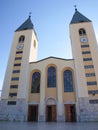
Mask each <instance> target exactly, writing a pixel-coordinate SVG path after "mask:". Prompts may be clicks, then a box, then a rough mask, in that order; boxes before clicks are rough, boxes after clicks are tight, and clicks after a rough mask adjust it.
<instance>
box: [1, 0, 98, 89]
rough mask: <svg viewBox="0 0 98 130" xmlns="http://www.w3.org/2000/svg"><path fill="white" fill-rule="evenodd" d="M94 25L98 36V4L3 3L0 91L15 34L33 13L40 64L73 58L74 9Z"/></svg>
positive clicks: (73, 0) (88, 0) (75, 0)
mask: <svg viewBox="0 0 98 130" xmlns="http://www.w3.org/2000/svg"><path fill="white" fill-rule="evenodd" d="M75 4H76V5H77V9H78V11H79V12H81V13H82V14H84V15H85V16H86V17H88V18H89V19H90V20H92V21H93V25H94V29H95V33H96V36H98V35H97V34H98V15H97V13H98V0H93V1H92V0H0V16H1V18H0V25H1V26H0V34H1V35H0V36H1V37H0V46H1V47H0V68H1V69H0V89H1V88H2V84H3V80H4V74H5V71H6V66H7V61H8V57H9V52H10V48H11V44H12V40H13V36H14V31H15V30H16V29H17V28H18V27H19V26H20V25H21V24H22V23H23V22H24V21H25V20H26V19H27V18H28V16H29V12H32V17H31V19H32V22H33V24H34V28H35V31H36V33H37V36H38V39H39V47H38V58H37V59H38V60H40V59H43V58H46V57H49V56H55V57H61V58H65V59H70V58H72V54H71V46H70V38H69V23H70V21H71V19H72V16H73V14H74V12H75V11H74V5H75Z"/></svg>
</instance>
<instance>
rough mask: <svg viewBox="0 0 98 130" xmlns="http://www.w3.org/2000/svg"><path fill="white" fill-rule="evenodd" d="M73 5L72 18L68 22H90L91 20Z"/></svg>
mask: <svg viewBox="0 0 98 130" xmlns="http://www.w3.org/2000/svg"><path fill="white" fill-rule="evenodd" d="M74 7H75V13H74V15H73V18H72V20H71V22H70V24H74V23H81V22H91V20H89V19H88V18H87V17H85V16H84V15H83V14H81V13H80V12H79V11H78V10H77V8H76V5H75V6H74Z"/></svg>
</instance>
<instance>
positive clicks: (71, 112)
mask: <svg viewBox="0 0 98 130" xmlns="http://www.w3.org/2000/svg"><path fill="white" fill-rule="evenodd" d="M65 119H66V122H75V121H76V110H75V104H66V105H65Z"/></svg>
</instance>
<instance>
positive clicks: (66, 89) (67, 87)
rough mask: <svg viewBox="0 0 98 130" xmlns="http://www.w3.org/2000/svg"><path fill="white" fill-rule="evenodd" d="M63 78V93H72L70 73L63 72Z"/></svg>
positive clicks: (68, 71)
mask: <svg viewBox="0 0 98 130" xmlns="http://www.w3.org/2000/svg"><path fill="white" fill-rule="evenodd" d="M63 78H64V92H72V91H73V78H72V71H70V70H65V71H64V73H63Z"/></svg>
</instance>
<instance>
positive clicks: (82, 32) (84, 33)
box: [79, 28, 86, 36]
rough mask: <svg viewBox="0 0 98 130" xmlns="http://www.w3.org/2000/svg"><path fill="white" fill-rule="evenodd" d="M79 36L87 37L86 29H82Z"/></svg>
mask: <svg viewBox="0 0 98 130" xmlns="http://www.w3.org/2000/svg"><path fill="white" fill-rule="evenodd" d="M79 35H80V36H84V35H86V31H85V29H83V28H80V29H79Z"/></svg>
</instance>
